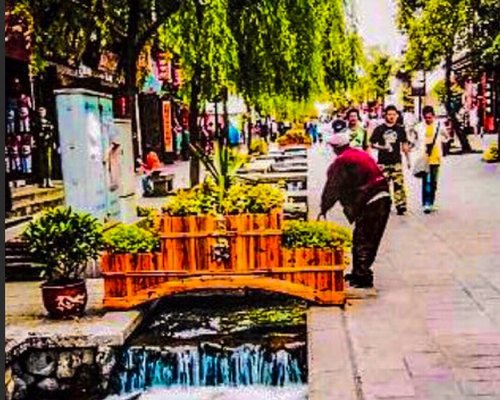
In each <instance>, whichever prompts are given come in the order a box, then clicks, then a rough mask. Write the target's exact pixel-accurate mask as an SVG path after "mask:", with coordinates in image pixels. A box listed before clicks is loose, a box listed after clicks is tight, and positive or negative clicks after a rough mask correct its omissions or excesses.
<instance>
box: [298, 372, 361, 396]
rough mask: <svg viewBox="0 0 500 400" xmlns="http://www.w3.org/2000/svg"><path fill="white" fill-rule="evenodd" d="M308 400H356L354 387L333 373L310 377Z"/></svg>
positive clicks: (341, 376) (342, 377)
mask: <svg viewBox="0 0 500 400" xmlns="http://www.w3.org/2000/svg"><path fill="white" fill-rule="evenodd" d="M308 399H309V400H330V399H331V400H334V399H335V400H358V399H357V395H356V390H355V388H354V385H353V384H352V383H350V382H348V381H347V382H346V379H345V377H344V376H343V375H342V374H340V375H339V374H337V373H334V372H329V373H324V374H318V375H315V374H313V375H311V376H310V380H309V397H308Z"/></svg>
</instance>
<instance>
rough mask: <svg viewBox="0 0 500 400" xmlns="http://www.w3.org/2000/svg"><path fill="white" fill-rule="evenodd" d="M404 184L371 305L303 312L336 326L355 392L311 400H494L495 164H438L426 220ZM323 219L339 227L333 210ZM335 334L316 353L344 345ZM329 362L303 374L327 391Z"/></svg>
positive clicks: (499, 192)
mask: <svg viewBox="0 0 500 400" xmlns="http://www.w3.org/2000/svg"><path fill="white" fill-rule="evenodd" d="M313 157H318V158H322V156H321V155H319V154H315V155H313ZM319 164H320V162H316V163H315V165H319ZM323 164H325V162H324V160H323ZM323 172H324V171H323ZM317 173H319V174H320V175H321V171H318V169H317ZM322 179H324V177H322V176H311V180H313V181H314V180H316V184H317V183H320V182H322ZM409 181H410V182H409V183H410V185H409V186H410V210H411V211H410V213H409V215H407V216H404V217H398V216H396V215H395V214H393V215H392V216H391V219H390V222H389V226H388V230H387V232H386V236H385V237H384V240H383V244H382V248H381V252H380V254H379V257H378V260H377V262H376V265H375V279H376V287H377V290H378V297H377V298H371V299H363V300H351V301H350V304H349V305H348V306H347V307H346V310H345V312H344V313H342V314H343V315H337V312H334V311H332V312H330V313H328V312H327V313H326V315H325V311H324V309H317V308H316V309H313V310H312V313H311V315H312V316H311V318H310V321H311V322H314V319H315V318H316V320H320V318H318V315H320V314H321V315H322V319H325V318H330V317H331V318H332V319H336V320H339V319H344V325H345V326H344V330H345V332H347V335H346V336H347V341H346V342H345V343H344V345H343V347H342V346H341V348H344V350H345V349H346V348H347V349H348V350H349V347H350V351H349V353H350V354H349V357H347V356H346V355H345V351H344V352H340V353H339V356H342V357H343V359H344V360H347V361H346V367H345V369H348V370H353V371H354V374H355V375H357V379H355V380H353V381H352V382H354V381H356V385H354V387H353V386H351V387H350V388H348V389H347V390H346V389H343V391H341V392H339V394H341V393H344V394H342V395H341V396H339V397H337V396H335V397H324V396H322V395H321V393H320V392H318V391H317V392H316V395H313V396H312V397H311V398H317V399H327V398H328V399H329V398H332V399H333V398H350V399H351V398H352V399H358V400H359V399H408V400H410V399H415V400H416V399H419V400H424V399H425V400H434V399H435V400H444V399H450V400H451V399H453V400H456V399H482V400H493V399H500V165H499V164H484V163H482V162H481V161H480V155H464V156H453V157H448V158H446V159H445V164H444V167H443V170H442V176H441V180H440V192H439V194H438V199H439V205H440V209H439V211H438V212H436V213H435V214H431V215H424V214H423V213H422V212H421V211H420V206H419V193H420V192H419V185H418V182H416V180H414V179H413V178H409ZM314 185H315V184H314V183H313V184H312V185H311V187H321V186H314ZM315 197H319V195H318V196H315ZM317 203H318V199H316V204H317ZM316 207H317V206H316ZM316 211H317V209H316ZM332 219H334V220H338V221H342V220H343V217H341V216H340V214H339V210H336V212H334V213H333V215H332ZM336 326H337V328H335V329H331V331H330V333H331V335H330V336H328V335H326V336H325V334H323V339H324V340H323V341H324V346H330V344H328V343H327V342H328V340H329V338H330V340H335V339H336V340H343V339H342V338H343V335H344V334H345V332H344V333H339V332H340V331H339V328H338V327H339V326H341V325H340V324H339V323H338V322H337V325H336ZM315 328H316V327H314V326H312V327H311V329H313V330H314V329H315ZM318 337H319V336H318ZM337 347H338V346H337ZM312 350H313V351H314V349H312ZM319 354H322V353H319ZM312 357H314V354H313V355H312ZM342 357H341V358H342ZM330 360H331V359H330ZM330 363H332V361H328V359H325V357H323V360H322V361H321V362H319V363H316V365H315V367H314V368H313V371H312V372H311V374H316V375H317V376H320V377H322V379H325V378H324V377H325V376H328V375H329V379H328V380H327V381H328V382H334V381H335V380H336V379H335V378H336V377H337V376H338V375H337V374H336V373H335V372H334V370H335V368H333V372H332V368H331V367H330V365H329V364H330ZM333 364H334V365H337V364H338V361H336V362H333ZM314 369H318V371H314ZM343 373H345V372H343ZM311 376H313V375H311ZM331 393H332V394H335V393H336V392H335V391H334V390H333V391H332V392H331ZM345 393H347V394H345Z"/></svg>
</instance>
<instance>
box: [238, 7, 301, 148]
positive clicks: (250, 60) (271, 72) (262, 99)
mask: <svg viewBox="0 0 500 400" xmlns="http://www.w3.org/2000/svg"><path fill="white" fill-rule="evenodd" d="M229 7H230V12H231V18H230V21H229V22H230V26H231V32H232V35H233V37H234V39H235V41H236V43H237V44H238V46H237V56H238V68H237V69H236V70H235V71H234V83H235V86H236V89H237V91H238V92H239V94H241V96H242V97H243V99H244V101H245V104H246V107H247V117H248V121H247V123H248V145H249V146H250V144H251V140H252V138H251V118H250V112H251V108H252V107H257V108H258V109H260V110H262V111H267V112H269V111H270V107H269V105H270V103H271V101H272V99H273V98H275V97H278V96H283V95H287V94H288V93H289V92H290V90H291V89H290V88H291V84H290V78H291V71H292V63H293V61H294V60H293V58H294V54H295V48H296V38H295V36H294V35H293V34H292V31H291V23H290V19H289V13H288V10H287V4H286V2H285V1H283V0H259V1H255V2H249V3H248V4H244V5H243V6H241V4H240V3H239V2H238V1H237V0H232V1H230V3H229Z"/></svg>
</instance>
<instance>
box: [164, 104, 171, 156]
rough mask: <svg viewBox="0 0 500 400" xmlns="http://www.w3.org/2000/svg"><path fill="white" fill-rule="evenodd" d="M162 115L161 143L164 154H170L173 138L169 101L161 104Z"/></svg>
mask: <svg viewBox="0 0 500 400" xmlns="http://www.w3.org/2000/svg"><path fill="white" fill-rule="evenodd" d="M162 109H163V112H162V115H163V143H164V146H165V152H166V153H170V152H173V151H174V138H173V136H172V107H171V104H170V101H164V102H163V103H162Z"/></svg>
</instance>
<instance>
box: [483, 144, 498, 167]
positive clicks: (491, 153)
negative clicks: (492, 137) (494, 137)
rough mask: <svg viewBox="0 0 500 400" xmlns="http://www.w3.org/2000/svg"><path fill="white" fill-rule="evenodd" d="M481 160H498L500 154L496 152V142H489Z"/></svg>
mask: <svg viewBox="0 0 500 400" xmlns="http://www.w3.org/2000/svg"><path fill="white" fill-rule="evenodd" d="M483 161H486V162H497V161H500V154H499V152H498V144H497V143H491V144H490V145H489V147H488V148H487V149H486V150H485V151H484V153H483Z"/></svg>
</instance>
